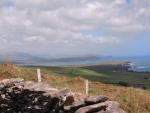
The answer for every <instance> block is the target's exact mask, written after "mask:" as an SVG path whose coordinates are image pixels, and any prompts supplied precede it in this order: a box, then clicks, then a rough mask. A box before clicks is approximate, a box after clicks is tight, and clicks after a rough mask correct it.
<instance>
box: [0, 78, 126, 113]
mask: <svg viewBox="0 0 150 113" xmlns="http://www.w3.org/2000/svg"><path fill="white" fill-rule="evenodd" d="M0 113H125V112H124V111H123V110H122V109H120V108H119V103H117V102H115V101H109V99H108V98H107V97H106V96H104V95H99V96H94V97H87V96H85V95H83V94H80V93H75V92H73V91H70V90H68V89H66V88H65V89H61V90H58V89H55V88H53V87H52V86H50V85H49V84H46V83H38V82H29V81H28V82H23V79H22V78H12V79H5V80H3V81H1V82H0Z"/></svg>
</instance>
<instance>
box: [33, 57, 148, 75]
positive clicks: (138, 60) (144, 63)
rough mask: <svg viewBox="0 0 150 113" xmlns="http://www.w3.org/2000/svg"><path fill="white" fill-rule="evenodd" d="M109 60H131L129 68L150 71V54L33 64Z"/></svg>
mask: <svg viewBox="0 0 150 113" xmlns="http://www.w3.org/2000/svg"><path fill="white" fill-rule="evenodd" d="M109 61H130V62H131V63H129V65H130V67H131V68H129V70H132V71H137V72H150V56H132V57H106V58H102V59H98V60H87V61H76V62H47V63H40V64H33V65H40V66H69V65H80V64H89V63H99V62H109Z"/></svg>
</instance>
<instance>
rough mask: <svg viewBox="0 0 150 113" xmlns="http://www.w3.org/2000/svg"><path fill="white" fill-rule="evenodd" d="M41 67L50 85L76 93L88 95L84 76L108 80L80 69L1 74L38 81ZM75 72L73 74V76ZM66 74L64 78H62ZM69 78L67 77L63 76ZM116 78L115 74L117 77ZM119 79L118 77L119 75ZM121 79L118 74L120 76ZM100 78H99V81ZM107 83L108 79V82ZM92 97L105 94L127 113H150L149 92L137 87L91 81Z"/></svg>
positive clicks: (20, 70) (13, 70)
mask: <svg viewBox="0 0 150 113" xmlns="http://www.w3.org/2000/svg"><path fill="white" fill-rule="evenodd" d="M37 68H40V69H41V71H42V81H44V82H47V83H50V84H51V85H53V86H55V87H56V88H64V87H67V88H69V89H71V90H73V91H77V92H81V93H85V85H84V84H85V83H84V79H83V78H81V77H75V78H72V77H74V76H78V75H80V76H83V77H85V78H86V77H87V78H88V77H89V78H91V79H92V80H97V81H98V79H100V78H101V79H102V78H105V79H106V78H107V79H109V76H111V75H109V73H100V72H95V71H92V70H87V69H85V68H81V67H77V68H74V67H22V68H18V67H14V66H1V67H0V75H1V79H3V78H12V77H22V78H24V79H25V80H34V81H37V79H36V69H37ZM72 71H74V72H73V74H71V73H72ZM61 75H63V76H61ZM64 75H65V76H67V77H70V78H66V77H64ZM114 75H115V74H114ZM116 76H117V75H116ZM118 76H119V75H118ZM96 77H98V78H96ZM106 81H108V80H106ZM89 95H106V96H108V97H109V99H110V100H116V101H118V102H119V103H120V106H121V108H122V109H124V110H125V111H126V112H127V113H138V112H139V113H149V112H150V91H146V90H140V89H135V88H125V87H118V86H114V85H108V84H103V83H100V82H90V84H89Z"/></svg>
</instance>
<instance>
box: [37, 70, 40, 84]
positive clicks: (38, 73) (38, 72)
mask: <svg viewBox="0 0 150 113" xmlns="http://www.w3.org/2000/svg"><path fill="white" fill-rule="evenodd" d="M37 76H38V82H41V72H40V69H37Z"/></svg>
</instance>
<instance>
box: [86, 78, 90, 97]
mask: <svg viewBox="0 0 150 113" xmlns="http://www.w3.org/2000/svg"><path fill="white" fill-rule="evenodd" d="M85 88H86V95H87V96H88V92H89V83H88V80H85Z"/></svg>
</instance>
